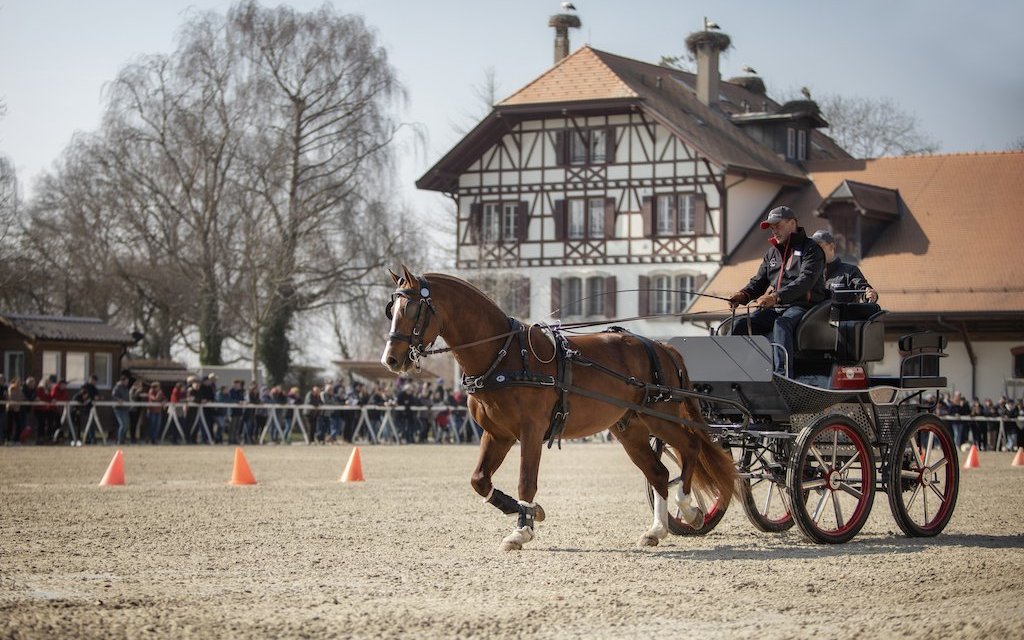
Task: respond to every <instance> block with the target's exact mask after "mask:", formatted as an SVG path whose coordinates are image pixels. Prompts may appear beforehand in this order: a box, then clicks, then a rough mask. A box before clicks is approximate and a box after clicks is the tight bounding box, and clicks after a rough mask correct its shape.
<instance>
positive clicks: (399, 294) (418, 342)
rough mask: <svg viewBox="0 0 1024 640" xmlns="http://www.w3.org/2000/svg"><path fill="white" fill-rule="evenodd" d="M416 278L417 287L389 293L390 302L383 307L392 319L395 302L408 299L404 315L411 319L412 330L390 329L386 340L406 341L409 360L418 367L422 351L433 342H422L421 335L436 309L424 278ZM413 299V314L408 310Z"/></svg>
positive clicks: (388, 317)
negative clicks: (405, 332) (414, 310)
mask: <svg viewBox="0 0 1024 640" xmlns="http://www.w3.org/2000/svg"><path fill="white" fill-rule="evenodd" d="M416 280H417V284H418V285H419V288H418V289H416V288H409V289H398V290H397V291H395V292H394V293H392V294H391V302H389V303H388V304H387V306H386V307H384V315H385V316H386V317H387V319H388V320H392V319H394V309H395V302H397V301H398V299H399V298H405V299H406V300H407V301H408V302H406V305H405V310H404V315H405V317H406V318H408V319H410V320H412V332H411V333H409V334H404V333H397V332H394V331H392V332H391V333H389V334H388V340H390V341H392V342H408V343H409V356H408V357H409V360H410V361H411V362H412V363H413V364H415V365H416V366H417V367H418V366H419V359H420V358H421V357H423V354H424V352H425V351H426V350H427V349H429V348H430V346H431V345H432V344H433V342H431V344H424V342H423V336H424V335H425V334H426V332H427V327H428V326H429V325H430V316H432V315H436V314H437V311H436V310H435V309H434V302H433V300H432V299H431V298H430V286H429V285H428V283H427V281H426V279H425V278H422V277H419V276H417V278H416ZM413 301H415V302H416V303H417V304H416V313H415V315H411V314H410V311H409V310H410V308H411V307H412V303H413ZM435 339H436V338H435Z"/></svg>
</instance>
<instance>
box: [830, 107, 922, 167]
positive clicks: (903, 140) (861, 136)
mask: <svg viewBox="0 0 1024 640" xmlns="http://www.w3.org/2000/svg"><path fill="white" fill-rule="evenodd" d="M815 100H816V101H817V102H818V105H819V107H820V108H821V112H822V115H823V116H824V117H825V119H826V120H827V121H828V122H829V130H828V133H829V135H830V136H831V137H832V139H833V140H835V141H836V143H837V144H839V146H841V147H842V148H844V149H846V151H847V152H849V153H850V154H851V155H853V156H854V157H857V158H877V157H880V156H902V155H909V154H914V153H935V152H936V151H938V150H939V143H938V142H937V141H936V140H934V139H932V138H931V137H930V136H929V135H928V134H926V133H925V132H923V131H921V128H920V125H919V123H918V121H917V117H916V116H914V115H913V114H910V113H907V112H906V111H904V110H903V109H901V108H900V106H899V105H898V104H897V103H896V101H895V100H893V99H892V98H864V97H858V96H854V97H849V96H841V95H838V94H826V95H824V96H822V97H820V98H818V97H815Z"/></svg>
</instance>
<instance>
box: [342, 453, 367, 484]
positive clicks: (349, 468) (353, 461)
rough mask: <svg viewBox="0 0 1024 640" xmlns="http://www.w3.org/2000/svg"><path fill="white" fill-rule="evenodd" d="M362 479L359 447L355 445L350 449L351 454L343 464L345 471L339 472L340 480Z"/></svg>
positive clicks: (357, 480)
mask: <svg viewBox="0 0 1024 640" xmlns="http://www.w3.org/2000/svg"><path fill="white" fill-rule="evenodd" d="M364 479H365V478H363V461H362V460H360V458H359V447H356V448H355V449H352V455H351V456H349V458H348V464H346V465H345V472H344V473H342V474H341V482H362V481H363V480H364Z"/></svg>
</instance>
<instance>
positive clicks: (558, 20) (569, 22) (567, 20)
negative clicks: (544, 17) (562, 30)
mask: <svg viewBox="0 0 1024 640" xmlns="http://www.w3.org/2000/svg"><path fill="white" fill-rule="evenodd" d="M580 24H582V23H581V22H580V18H579V16H574V15H573V14H571V13H556V14H555V15H553V16H551V17H550V18H548V26H549V27H572V28H574V29H579V28H580Z"/></svg>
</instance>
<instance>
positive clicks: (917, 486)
mask: <svg viewBox="0 0 1024 640" xmlns="http://www.w3.org/2000/svg"><path fill="white" fill-rule="evenodd" d="M920 491H921V483H917V484H915V485H914V490H913V491H911V492H910V500H907V511H908V512H909V511H910V507H912V506H914V500H915V499H917V494H918V493H919V492H920Z"/></svg>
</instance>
